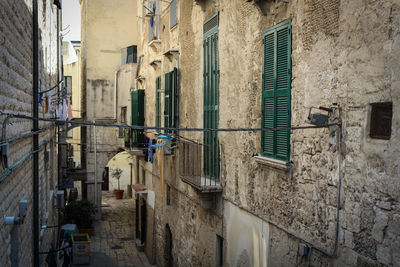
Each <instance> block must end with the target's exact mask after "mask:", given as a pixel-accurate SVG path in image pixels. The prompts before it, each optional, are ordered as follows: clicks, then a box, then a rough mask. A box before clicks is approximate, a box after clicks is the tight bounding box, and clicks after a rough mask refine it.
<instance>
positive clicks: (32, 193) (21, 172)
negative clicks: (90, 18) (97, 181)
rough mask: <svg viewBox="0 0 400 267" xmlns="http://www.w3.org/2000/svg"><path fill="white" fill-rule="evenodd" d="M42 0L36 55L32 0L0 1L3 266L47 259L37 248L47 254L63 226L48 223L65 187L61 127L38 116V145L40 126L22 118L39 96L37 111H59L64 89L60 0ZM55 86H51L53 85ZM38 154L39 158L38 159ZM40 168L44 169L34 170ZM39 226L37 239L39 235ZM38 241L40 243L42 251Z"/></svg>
mask: <svg viewBox="0 0 400 267" xmlns="http://www.w3.org/2000/svg"><path fill="white" fill-rule="evenodd" d="M36 2H38V3H37V14H38V34H37V38H38V54H37V58H35V53H34V46H33V43H34V42H35V37H36V36H35V35H34V31H33V27H34V25H33V10H34V8H33V1H24V0H18V1H1V2H0V10H1V11H0V29H1V30H0V70H1V71H0V84H1V85H0V87H1V89H0V111H1V118H0V119H1V121H2V129H3V130H2V138H1V144H2V145H1V150H2V159H1V162H2V165H1V167H0V168H1V171H0V172H1V178H0V213H1V216H0V229H1V234H0V243H1V246H0V266H33V264H34V262H37V261H36V259H39V261H38V262H39V263H40V264H45V261H46V258H47V255H46V254H41V255H39V254H38V252H39V251H40V252H43V253H46V252H48V251H49V250H50V249H51V248H53V249H54V248H55V247H56V241H57V228H47V226H54V225H57V224H58V219H57V209H56V207H55V205H56V200H55V198H56V192H57V187H58V186H59V185H58V184H57V181H58V164H57V135H56V127H55V125H54V124H52V123H50V122H42V121H40V122H39V129H40V131H39V133H38V136H39V137H38V138H39V149H38V150H36V151H35V148H34V142H33V141H32V135H33V134H31V133H32V130H33V129H34V126H33V125H32V120H30V119H26V118H21V117H18V115H25V116H34V111H33V110H34V105H35V102H36V101H37V102H38V103H37V105H38V111H39V114H37V115H38V116H39V117H44V118H54V117H55V109H56V108H55V106H56V102H58V101H59V99H58V98H57V97H55V96H52V95H53V94H55V93H56V92H57V91H58V90H59V89H61V84H59V83H58V81H59V80H60V77H62V76H61V75H62V74H61V64H60V62H61V60H60V53H61V50H60V47H61V45H60V44H61V43H60V38H58V34H59V25H61V24H60V22H61V12H60V10H59V8H61V5H60V3H59V1H50V0H47V1H36ZM36 60H37V61H36ZM35 63H37V64H38V66H39V68H38V77H37V79H38V80H36V77H35V75H34V71H33V67H32V66H33V65H34V64H35ZM35 82H38V84H39V88H38V91H39V92H38V94H37V95H34V90H33V89H32V88H33V87H34V83H35ZM57 85H59V86H57ZM49 88H53V89H52V90H50V91H48V89H49ZM47 91H48V92H47ZM40 92H43V93H42V94H41V93H40ZM34 99H35V101H34ZM7 113H8V114H13V115H7ZM12 116H14V117H12ZM36 155H37V156H38V163H37V166H34V165H36V164H35V163H34V157H35V156H36ZM35 168H37V169H38V172H35V171H34V170H35ZM35 173H36V174H37V173H38V177H37V178H38V184H36V183H34V176H35ZM35 185H36V186H37V187H36V186H35ZM34 186H35V187H36V188H34ZM36 190H37V191H36ZM35 197H37V199H38V207H37V208H38V209H36V208H34V198H35ZM23 203H25V204H26V215H25V216H22V215H23V210H24V209H22V210H21V209H20V205H21V204H22V205H24V204H23ZM21 212H22V214H21ZM35 214H37V216H38V217H35ZM6 217H8V218H7V219H6ZM10 217H14V219H10ZM10 220H11V221H10ZM35 233H37V238H38V243H36V242H35V241H34V240H35V238H34V234H35ZM35 245H37V249H38V251H36V252H37V254H36V255H34V251H35V250H34V247H35ZM53 254H54V253H53ZM35 256H37V258H35Z"/></svg>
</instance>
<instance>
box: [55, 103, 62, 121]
mask: <svg viewBox="0 0 400 267" xmlns="http://www.w3.org/2000/svg"><path fill="white" fill-rule="evenodd" d="M62 110H63V107H62V105H61V104H58V109H57V114H56V118H57V120H62V117H63V115H62Z"/></svg>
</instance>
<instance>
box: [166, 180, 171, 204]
mask: <svg viewBox="0 0 400 267" xmlns="http://www.w3.org/2000/svg"><path fill="white" fill-rule="evenodd" d="M167 205H168V206H169V205H171V187H170V186H169V185H167Z"/></svg>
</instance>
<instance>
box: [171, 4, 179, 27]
mask: <svg viewBox="0 0 400 267" xmlns="http://www.w3.org/2000/svg"><path fill="white" fill-rule="evenodd" d="M177 2H178V0H172V1H171V4H170V7H169V9H170V12H169V28H170V29H171V28H172V27H174V26H175V25H176V24H177V23H178V8H177Z"/></svg>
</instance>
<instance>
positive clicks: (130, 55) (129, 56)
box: [126, 45, 137, 63]
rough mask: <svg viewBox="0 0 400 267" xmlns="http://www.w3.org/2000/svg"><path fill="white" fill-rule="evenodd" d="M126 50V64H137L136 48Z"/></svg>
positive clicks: (131, 47) (133, 46) (132, 46)
mask: <svg viewBox="0 0 400 267" xmlns="http://www.w3.org/2000/svg"><path fill="white" fill-rule="evenodd" d="M126 50H127V53H126V63H137V46H136V45H131V46H128V47H127V49H126Z"/></svg>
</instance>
